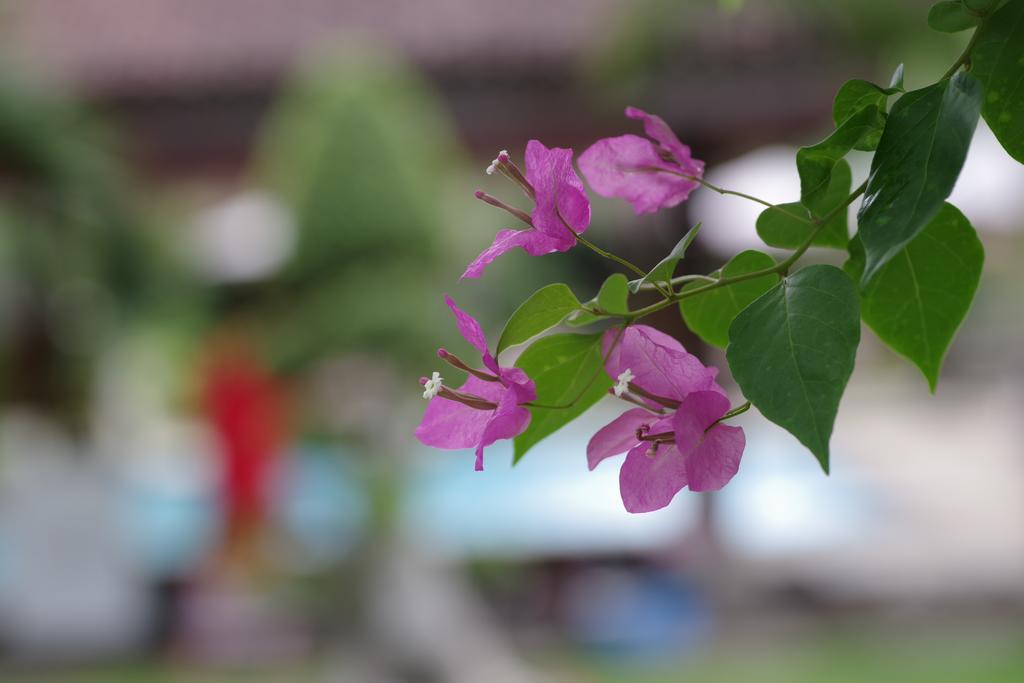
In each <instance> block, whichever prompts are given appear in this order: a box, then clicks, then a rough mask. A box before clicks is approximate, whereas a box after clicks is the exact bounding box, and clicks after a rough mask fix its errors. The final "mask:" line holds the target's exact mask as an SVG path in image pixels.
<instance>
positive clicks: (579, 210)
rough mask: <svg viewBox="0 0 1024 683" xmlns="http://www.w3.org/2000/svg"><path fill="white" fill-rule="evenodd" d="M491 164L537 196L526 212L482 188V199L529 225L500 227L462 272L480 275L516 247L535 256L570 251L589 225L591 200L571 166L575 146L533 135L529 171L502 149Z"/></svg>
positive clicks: (533, 196)
mask: <svg viewBox="0 0 1024 683" xmlns="http://www.w3.org/2000/svg"><path fill="white" fill-rule="evenodd" d="M491 168H498V169H502V170H504V169H506V168H507V169H508V172H507V173H506V175H508V176H509V177H512V178H514V179H517V182H519V183H520V184H522V185H523V187H524V189H525V191H526V193H527V195H529V196H530V197H531V198H533V200H534V208H533V211H532V212H531V213H529V214H527V213H525V212H524V211H519V210H518V209H512V208H511V207H509V206H507V205H506V204H504V203H503V202H501V201H500V200H497V199H495V198H494V197H491V196H490V195H487V194H485V193H483V192H477V195H476V196H477V198H478V199H482V200H483V201H485V202H487V203H488V204H492V205H494V206H498V207H500V208H503V209H505V210H507V211H509V213H511V214H512V215H514V216H515V217H516V218H518V219H520V220H521V221H523V222H524V223H526V224H527V226H528V227H527V228H526V229H525V230H511V229H506V230H501V231H499V232H498V234H497V236H495V238H494V242H493V243H492V244H491V246H489V247H488V248H487V249H485V250H484V251H483V253H481V254H480V255H479V256H477V257H476V259H475V260H474V261H473V262H472V263H470V264H469V266H468V267H467V268H466V272H464V273H463V274H462V277H464V278H466V277H469V278H477V277H480V276H481V275H483V272H484V269H485V268H487V266H488V265H489V264H490V263H491V262H492V261H494V259H496V258H498V257H499V256H501V255H502V254H504V253H505V252H506V251H509V250H510V249H515V248H516V247H519V248H521V249H523V250H525V251H526V253H528V254H530V255H531V256H543V255H544V254H550V253H552V252H556V251H568V250H569V249H571V248H572V247H573V246H574V245H575V244H576V235H575V234H573V233H576V234H579V233H582V232H584V231H586V229H587V227H588V226H589V225H590V200H589V199H587V194H586V191H585V190H584V189H583V183H582V182H581V181H580V179H579V176H577V175H576V171H575V170H574V169H573V167H572V150H571V149H560V148H557V147H552V148H551V149H548V148H547V147H545V146H544V145H543V144H541V143H540V142H538V141H537V140H530V141H529V142H528V143H527V145H526V174H525V175H523V174H521V173H520V172H519V170H518V168H516V167H515V165H514V164H512V162H511V161H510V160H509V158H508V154H507V153H503V154H499V155H498V158H497V159H495V160H494V162H492V164H491V166H490V167H488V169H489V170H490V169H491Z"/></svg>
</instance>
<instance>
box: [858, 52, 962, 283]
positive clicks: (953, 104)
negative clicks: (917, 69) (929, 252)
mask: <svg viewBox="0 0 1024 683" xmlns="http://www.w3.org/2000/svg"><path fill="white" fill-rule="evenodd" d="M981 95H982V90H981V84H980V83H978V80H977V79H976V78H974V77H973V76H971V75H970V74H969V73H965V72H961V73H958V74H957V75H956V76H954V77H953V78H952V79H949V80H945V81H940V82H939V83H936V84H934V85H930V86H928V87H927V88H922V89H921V90H913V91H911V92H908V93H907V94H906V95H904V96H903V97H901V98H899V99H898V100H896V103H895V104H894V105H893V108H892V112H891V113H890V114H889V120H888V122H887V123H886V126H885V131H884V132H883V133H882V140H881V142H879V143H878V151H877V152H875V156H874V159H872V161H871V174H870V175H869V176H868V186H867V191H866V192H865V194H864V201H863V203H862V204H861V207H860V211H859V212H858V215H857V217H858V220H859V223H860V229H859V232H860V236H861V240H862V241H863V242H864V250H865V252H866V256H867V263H866V267H865V269H864V275H863V277H862V278H861V285H862V286H864V285H866V284H868V282H870V280H871V278H873V277H874V276H875V274H876V273H877V272H878V270H879V269H880V268H881V267H882V266H884V265H885V264H886V263H888V262H889V259H891V258H892V257H893V256H895V255H896V254H898V253H899V252H900V250H901V249H903V247H904V246H906V245H907V243H908V242H910V240H912V239H914V237H916V236H917V234H918V233H919V232H921V230H922V229H924V226H925V225H927V224H928V222H929V221H930V220H931V219H932V217H933V216H935V214H936V213H937V212H938V210H939V208H941V207H942V202H943V201H944V200H945V199H946V197H948V196H949V193H950V192H952V190H953V185H954V184H955V183H956V179H957V176H959V175H960V169H961V168H962V167H963V165H964V159H965V158H966V157H967V148H968V147H969V146H970V144H971V136H972V135H973V134H974V127H975V126H976V125H977V123H978V113H979V110H980V109H981Z"/></svg>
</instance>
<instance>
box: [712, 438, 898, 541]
mask: <svg viewBox="0 0 1024 683" xmlns="http://www.w3.org/2000/svg"><path fill="white" fill-rule="evenodd" d="M743 427H744V429H746V430H747V452H746V453H744V455H743V464H742V466H741V467H740V471H739V474H737V475H736V477H735V478H734V479H733V481H732V482H730V484H729V485H728V486H726V487H725V488H724V489H722V491H721V493H719V494H718V500H717V502H718V510H717V515H716V517H715V529H716V532H717V534H718V536H719V538H720V539H721V540H722V542H723V543H724V544H725V545H726V546H727V547H728V548H729V549H730V550H732V551H734V552H736V553H738V554H740V555H743V556H747V557H761V558H771V557H783V556H789V555H794V554H798V553H804V552H812V551H827V550H829V549H833V548H838V547H841V546H848V545H849V544H851V543H856V542H858V541H864V540H866V539H867V538H868V537H869V536H870V534H871V531H872V529H873V528H874V525H875V524H878V523H884V522H883V520H881V519H879V515H878V513H877V510H876V502H875V500H874V498H873V496H872V493H871V491H869V490H868V489H867V487H865V486H862V485H859V484H858V482H857V480H856V479H855V478H854V477H853V476H850V473H849V472H847V471H845V470H844V464H846V463H849V462H850V459H849V458H847V457H843V455H842V454H837V453H833V458H832V462H833V467H832V476H829V477H826V476H824V475H823V474H822V472H821V467H820V466H819V465H818V463H817V461H816V460H815V459H814V458H812V457H809V456H808V454H807V452H806V450H805V449H804V448H803V446H801V445H800V444H799V443H797V441H796V440H795V439H794V438H793V437H791V436H790V435H789V434H787V433H785V432H783V431H782V430H781V429H780V428H778V427H775V426H774V425H771V424H768V423H767V422H765V421H764V420H758V421H756V422H755V421H753V420H748V421H746V423H745V424H743Z"/></svg>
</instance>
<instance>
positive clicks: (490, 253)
mask: <svg viewBox="0 0 1024 683" xmlns="http://www.w3.org/2000/svg"><path fill="white" fill-rule="evenodd" d="M626 116H628V117H629V118H632V119H638V120H640V121H642V122H643V126H644V132H645V133H646V135H647V136H648V137H646V138H645V137H640V136H637V135H623V136H620V137H614V138H605V139H602V140H599V141H598V142H596V143H595V144H594V145H592V146H591V147H590V148H588V149H587V150H586V151H584V152H583V154H581V155H580V157H579V167H580V170H581V172H582V174H583V176H584V177H585V178H586V180H587V182H588V183H589V184H590V186H591V187H592V188H593V190H594V191H595V192H597V193H598V194H599V195H602V196H606V197H619V198H622V199H625V200H626V201H628V202H629V203H630V204H632V205H633V208H634V210H635V212H636V213H637V214H641V213H651V212H654V211H657V210H659V209H662V208H668V207H672V206H675V205H677V204H679V203H680V202H682V201H684V200H685V199H686V198H687V197H688V196H689V195H690V193H691V192H692V191H693V190H694V189H695V188H697V187H698V186H699V184H700V181H701V178H702V175H703V171H704V163H703V162H701V161H698V160H696V159H693V158H692V157H691V155H690V149H689V148H688V147H687V146H686V145H684V144H682V143H681V142H680V141H679V139H678V138H677V137H676V135H675V134H674V133H673V132H672V130H671V129H670V128H669V127H668V125H667V124H666V123H665V122H664V121H663V120H662V119H660V118H659V117H657V116H653V115H650V114H647V113H646V112H643V111H641V110H639V109H635V108H633V107H630V108H628V109H626ZM495 173H499V174H501V175H503V176H505V177H506V178H508V179H509V180H511V181H512V182H513V183H515V184H516V185H517V186H518V187H519V188H520V189H521V190H522V192H523V194H524V195H525V196H526V198H527V199H528V200H529V201H531V202H532V203H533V208H532V209H531V210H530V211H529V212H527V211H524V210H522V209H518V208H515V207H513V206H511V205H509V204H506V203H505V202H503V201H502V200H500V199H498V198H496V197H493V196H491V195H489V194H486V193H484V192H482V191H478V192H477V193H476V197H477V198H478V199H480V200H482V201H484V202H487V203H488V204H491V205H493V206H496V207H498V208H501V209H502V210H504V211H506V212H507V213H508V214H509V215H511V216H513V217H515V218H516V219H517V220H518V221H520V222H521V223H523V224H524V225H525V227H524V228H521V229H511V228H509V229H505V230H501V231H499V232H498V234H497V235H496V236H495V238H494V241H493V243H492V244H491V246H490V247H488V248H487V249H485V250H484V251H483V252H482V253H481V254H480V255H479V256H478V257H477V258H476V259H474V260H473V262H472V263H470V264H469V266H468V267H467V268H466V270H465V272H464V273H463V274H462V277H463V278H478V277H480V276H481V275H482V274H483V272H484V270H485V269H486V267H487V266H488V265H489V264H490V263H491V262H493V261H494V260H495V259H496V258H498V257H499V256H501V255H502V254H504V253H505V252H507V251H509V250H511V249H514V248H521V249H523V250H524V251H526V252H527V253H528V254H530V255H533V256H541V255H544V254H550V253H553V252H564V251H568V250H569V249H571V248H572V247H573V246H575V245H576V244H578V243H585V244H588V245H589V243H587V242H586V241H585V240H583V239H582V238H581V237H580V236H581V234H582V233H584V232H585V231H586V229H587V227H588V226H589V225H590V201H589V199H588V198H587V194H586V191H585V190H584V187H583V183H582V182H581V181H580V178H579V176H578V175H577V174H576V171H575V170H574V168H573V152H572V150H571V149H559V148H548V147H545V146H544V145H543V144H542V143H540V142H539V141H537V140H530V141H529V143H528V144H527V146H526V154H525V172H523V171H521V170H520V169H519V167H518V166H517V165H516V164H515V163H514V162H513V161H512V159H511V157H510V156H509V154H508V152H507V151H505V150H502V151H501V152H500V153H499V154H498V156H497V158H495V159H494V161H492V162H491V164H490V165H489V166H488V167H487V174H488V175H492V174H495ZM445 301H446V303H447V304H448V307H449V308H450V309H451V311H452V313H453V314H454V315H455V321H456V324H457V326H458V328H459V331H460V333H461V334H462V336H463V337H464V338H465V339H466V341H468V342H469V343H470V344H471V345H472V346H473V347H474V348H475V349H476V350H477V351H478V352H479V353H480V354H481V362H482V364H483V368H477V367H471V366H470V365H468V364H466V363H465V362H463V361H462V360H461V359H459V358H457V357H456V356H454V355H453V354H451V353H449V352H448V351H446V350H444V349H439V350H438V356H439V357H440V358H441V359H442V360H444V361H446V362H447V363H449V364H450V365H452V366H454V367H456V368H458V369H459V370H462V371H464V372H466V373H467V378H466V381H465V382H464V383H463V384H462V386H460V387H459V388H458V389H454V388H451V387H449V386H447V385H446V384H445V383H444V378H443V377H442V376H441V375H440V373H438V372H434V373H433V374H432V376H431V377H429V378H427V377H423V378H422V379H421V380H420V383H421V384H422V386H423V397H424V398H425V399H428V400H429V401H430V403H429V405H428V406H427V410H426V413H425V414H424V416H423V420H422V422H421V423H420V425H419V427H418V428H417V429H416V436H417V437H418V438H419V440H420V441H421V442H423V443H424V444H426V445H428V446H434V447H437V448H447V449H468V448H473V449H475V453H476V469H478V470H480V469H483V451H484V449H485V448H486V447H487V446H489V445H490V444H492V443H494V442H495V441H497V440H499V439H511V438H514V437H516V436H518V435H519V434H521V433H522V432H523V431H525V430H526V429H527V428H528V426H529V424H530V417H531V413H530V408H531V407H539V406H534V405H532V404H533V402H534V401H536V398H537V391H536V386H535V384H534V382H533V381H532V380H531V379H530V378H529V377H527V375H526V373H525V372H523V371H522V370H521V369H519V368H514V367H511V368H504V367H501V366H500V365H499V364H498V361H497V359H496V358H495V357H494V356H493V355H491V353H490V351H489V349H488V346H487V341H486V339H485V337H484V334H483V332H482V330H481V328H480V325H479V324H478V323H477V321H476V320H475V319H474V318H473V317H472V316H470V315H469V314H467V313H465V312H463V311H462V310H460V309H459V308H458V307H456V305H455V303H454V302H453V301H452V300H451V299H450V298H448V297H445ZM631 322H632V321H625V322H624V326H622V327H612V328H609V329H608V330H606V331H605V333H604V336H603V340H602V346H603V348H602V351H603V355H602V358H603V360H604V370H605V371H606V372H607V373H608V375H609V377H611V378H613V379H614V380H615V381H616V383H615V385H614V386H613V387H612V389H611V390H610V392H609V393H611V394H613V395H614V396H616V397H617V398H619V399H620V400H622V401H624V402H628V403H630V404H631V405H632V406H634V407H632V408H631V409H629V410H627V411H626V412H624V413H623V414H622V415H621V416H619V417H618V418H616V419H615V420H613V421H612V422H611V423H610V424H608V425H607V426H605V427H604V428H602V429H601V430H600V431H598V432H597V433H596V434H595V435H594V437H593V438H592V439H591V440H590V443H589V445H588V446H587V461H588V464H589V466H590V468H591V469H593V468H594V467H596V466H597V464H598V463H600V462H601V461H602V460H604V459H606V458H608V457H611V456H613V455H619V454H621V453H627V455H626V459H625V461H624V463H623V465H622V469H621V472H620V488H621V493H622V500H623V503H624V504H625V507H626V509H627V510H629V511H630V512H647V511H651V510H656V509H659V508H662V507H664V506H666V505H668V503H669V502H670V501H671V500H672V498H673V497H674V496H675V495H676V493H678V492H679V491H680V490H682V489H683V488H685V487H689V488H690V489H691V490H693V491H710V490H714V489H718V488H721V487H722V486H724V485H725V484H726V483H727V482H728V481H729V480H730V479H731V478H732V476H733V475H734V474H735V473H736V471H737V468H738V467H739V461H740V457H741V455H742V453H743V447H744V436H743V431H742V430H741V429H739V428H738V427H730V426H727V425H725V424H723V423H722V422H721V420H722V418H723V417H724V416H726V413H727V411H728V410H729V400H728V398H727V397H726V394H725V391H724V390H723V389H722V388H721V387H720V386H719V385H718V384H717V383H716V382H715V377H716V376H717V374H718V371H717V369H714V368H708V367H705V366H704V365H703V364H702V363H701V362H700V361H699V360H698V359H697V358H696V357H695V356H694V355H692V354H690V353H688V352H687V351H686V349H684V348H683V346H682V344H680V343H679V342H678V341H677V340H675V339H673V338H672V337H670V336H668V335H666V334H664V333H662V332H659V331H657V330H655V329H654V328H651V327H648V326H645V325H638V324H630V323H631ZM549 408H550V407H549Z"/></svg>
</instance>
